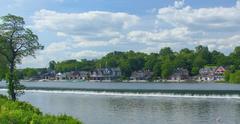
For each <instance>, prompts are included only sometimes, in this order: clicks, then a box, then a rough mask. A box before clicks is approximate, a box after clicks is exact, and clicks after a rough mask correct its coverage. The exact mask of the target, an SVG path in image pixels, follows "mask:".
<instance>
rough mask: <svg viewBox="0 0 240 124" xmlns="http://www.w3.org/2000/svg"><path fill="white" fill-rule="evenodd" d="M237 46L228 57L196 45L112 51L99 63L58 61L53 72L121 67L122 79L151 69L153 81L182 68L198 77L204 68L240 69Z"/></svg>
mask: <svg viewBox="0 0 240 124" xmlns="http://www.w3.org/2000/svg"><path fill="white" fill-rule="evenodd" d="M239 51H240V47H236V48H235V50H234V52H232V53H231V54H230V55H229V56H226V55H224V54H223V53H221V52H219V51H216V50H214V51H212V52H210V51H209V50H208V47H205V46H201V45H200V46H197V47H196V48H195V50H190V49H187V48H185V49H182V50H180V51H179V52H173V51H172V49H171V48H169V47H165V48H162V49H161V50H160V52H159V53H151V54H145V53H141V52H134V51H128V52H118V51H115V52H111V53H109V54H107V55H106V56H104V57H102V58H101V59H99V60H81V61H77V60H67V61H63V62H57V63H56V65H55V71H57V72H67V71H74V70H87V71H91V70H93V69H96V68H104V67H120V69H121V70H122V74H123V77H122V78H123V79H127V78H129V77H130V76H131V73H132V72H134V71H138V70H143V69H144V70H150V71H152V72H153V76H154V77H153V78H157V77H161V78H165V79H166V78H168V77H169V76H170V75H171V74H172V73H173V72H174V70H175V69H176V68H184V69H187V70H188V71H189V72H190V75H192V76H195V75H198V74H199V70H200V69H201V68H203V67H205V66H227V67H228V69H229V70H230V72H235V71H236V70H238V69H239V68H240V66H239V65H240V57H239V56H240V52H239Z"/></svg>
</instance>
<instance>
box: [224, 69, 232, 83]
mask: <svg viewBox="0 0 240 124" xmlns="http://www.w3.org/2000/svg"><path fill="white" fill-rule="evenodd" d="M230 74H231V73H230V72H229V71H225V72H224V80H225V81H228V82H229V80H230Z"/></svg>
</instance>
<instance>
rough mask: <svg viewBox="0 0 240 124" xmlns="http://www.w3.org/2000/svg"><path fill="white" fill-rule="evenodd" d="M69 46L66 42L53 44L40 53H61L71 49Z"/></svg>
mask: <svg viewBox="0 0 240 124" xmlns="http://www.w3.org/2000/svg"><path fill="white" fill-rule="evenodd" d="M70 45H71V44H68V43H67V42H53V43H51V44H50V45H48V46H47V47H46V48H45V49H44V50H43V51H41V52H44V53H46V54H47V55H49V54H50V53H56V52H63V51H65V50H69V49H70V48H71V47H70Z"/></svg>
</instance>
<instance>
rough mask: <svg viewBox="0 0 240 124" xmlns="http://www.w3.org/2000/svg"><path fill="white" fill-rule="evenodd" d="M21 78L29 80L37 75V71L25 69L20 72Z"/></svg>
mask: <svg viewBox="0 0 240 124" xmlns="http://www.w3.org/2000/svg"><path fill="white" fill-rule="evenodd" d="M22 73H23V76H24V77H25V78H30V77H33V76H37V75H38V70H37V69H33V68H25V69H23V70H22Z"/></svg>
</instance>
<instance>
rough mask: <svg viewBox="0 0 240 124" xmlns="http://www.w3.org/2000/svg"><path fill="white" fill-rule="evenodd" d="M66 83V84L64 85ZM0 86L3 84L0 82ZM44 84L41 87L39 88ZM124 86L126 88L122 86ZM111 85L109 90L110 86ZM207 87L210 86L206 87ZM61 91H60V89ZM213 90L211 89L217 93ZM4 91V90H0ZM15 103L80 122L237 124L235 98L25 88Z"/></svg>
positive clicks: (238, 100) (239, 109)
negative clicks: (20, 102) (22, 103)
mask: <svg viewBox="0 0 240 124" xmlns="http://www.w3.org/2000/svg"><path fill="white" fill-rule="evenodd" d="M67 84H68V85H67ZM1 85H2V86H3V85H4V84H1ZM25 85H27V86H28V87H30V86H29V85H31V87H32V86H33V85H34V86H35V87H37V86H38V87H40V86H41V87H43V86H45V87H53V86H55V87H56V86H57V87H63V86H65V85H67V87H68V86H69V87H70V88H71V86H73V87H75V88H76V87H77V88H82V87H81V86H83V85H84V86H85V87H84V88H89V87H92V88H94V89H96V88H99V87H101V88H106V87H108V88H111V89H112V88H113V89H114V88H117V87H118V88H117V89H119V87H120V88H126V87H127V88H129V89H128V91H130V89H131V88H132V87H134V85H135V87H137V88H142V90H143V89H146V88H147V87H150V88H152V87H155V89H157V88H156V87H160V86H162V87H161V88H163V87H165V88H167V89H169V88H177V86H178V87H180V88H177V89H186V88H190V89H191V90H192V89H195V90H196V89H201V90H203V89H204V87H205V86H208V87H207V88H208V90H213V89H215V88H216V89H217V88H220V89H221V90H235V91H236V90H240V86H239V85H229V84H214V83H211V84H165V85H164V84H153V83H152V84H145V83H143V84H138V83H135V84H122V83H118V84H113V83H108V84H107V83H103V84H99V83H89V84H85V83H81V84H80V83H77V84H76V83H75V84H72V83H60V82H58V83H55V85H53V83H51V85H50V84H49V85H48V86H46V85H43V84H42V83H35V84H34V83H29V84H25ZM42 85H43V86H42ZM127 85H129V87H128V86H127ZM110 86H112V87H110ZM210 86H211V87H210ZM61 89H62V88H61ZM216 89H215V90H216ZM0 93H3V94H4V93H6V90H0ZM20 100H22V101H27V102H30V103H31V104H32V105H34V106H36V107H39V108H40V110H41V111H43V112H44V113H50V114H67V115H71V116H73V117H75V118H77V119H79V120H81V121H83V122H84V123H85V124H239V123H240V96H239V94H238V93H237V94H225V95H223V94H200V95H198V94H171V93H161V92H156V91H154V92H151V93H150V92H142V93H141V92H106V91H81V90H74V91H72V90H64V91H62V90H42V89H41V90H36V88H34V89H31V90H27V91H26V93H25V95H23V96H21V97H20Z"/></svg>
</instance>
